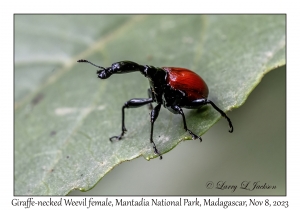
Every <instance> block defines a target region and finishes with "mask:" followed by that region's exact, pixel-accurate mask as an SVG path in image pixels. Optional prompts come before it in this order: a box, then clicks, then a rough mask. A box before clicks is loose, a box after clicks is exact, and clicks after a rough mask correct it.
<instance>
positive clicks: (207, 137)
mask: <svg viewBox="0 0 300 210" xmlns="http://www.w3.org/2000/svg"><path fill="white" fill-rule="evenodd" d="M80 58H84V59H89V60H91V61H93V62H95V63H96V64H98V65H103V66H109V65H110V64H111V63H113V62H116V61H119V60H126V59H128V60H133V61H136V62H138V63H141V64H149V65H154V66H181V67H186V68H190V69H193V70H195V71H196V72H197V73H199V74H201V76H202V77H203V78H204V79H205V80H206V82H207V83H208V85H209V88H210V97H209V98H210V99H212V100H213V101H214V102H215V103H217V104H218V105H219V106H220V108H222V109H223V110H232V109H233V110H232V111H231V112H228V115H229V116H230V118H231V120H232V122H233V125H234V132H233V133H232V134H230V133H228V125H227V122H226V120H224V119H221V120H220V121H219V122H218V123H216V124H214V123H215V122H216V121H217V120H218V119H219V118H220V116H219V114H218V113H216V112H215V111H213V110H212V109H211V108H204V109H201V110H199V111H186V116H187V122H188V127H189V128H190V129H191V130H193V131H195V132H196V133H200V134H203V133H204V132H205V131H206V130H207V129H208V128H209V127H210V126H212V125H213V124H214V125H213V126H212V127H211V128H210V129H209V130H208V132H206V133H205V134H204V135H202V138H203V142H202V143H199V141H184V142H181V143H179V142H180V141H181V140H183V139H185V137H188V135H187V134H186V133H185V132H184V130H183V129H182V119H181V117H180V116H176V115H173V114H171V113H170V112H168V111H167V110H165V109H163V110H162V111H161V114H160V116H159V118H158V120H157V122H156V127H155V136H154V138H155V141H156V143H157V146H158V148H159V150H160V151H162V152H167V151H169V150H170V149H172V148H173V147H175V146H176V145H177V144H178V143H179V145H178V146H177V147H176V148H175V149H173V150H171V152H169V153H166V154H164V155H163V157H164V159H163V160H162V161H160V160H159V159H152V160H151V161H146V160H145V159H144V158H138V159H134V158H136V157H138V156H140V155H143V156H144V157H146V158H152V157H153V150H152V147H151V145H150V144H149V140H148V138H149V126H150V124H149V119H148V111H147V109H146V107H144V108H140V109H133V110H127V112H126V113H127V114H126V127H127V129H128V130H129V131H128V133H127V137H126V139H124V141H121V142H116V143H114V144H111V143H110V142H109V141H108V137H110V136H111V135H116V134H117V133H119V129H120V123H121V119H120V113H121V106H122V104H123V103H124V102H125V101H126V100H128V99H130V98H134V97H145V96H146V89H147V86H148V85H147V83H148V82H147V80H146V79H144V78H143V77H142V76H141V75H138V74H130V75H122V76H119V77H117V76H116V77H112V78H111V79H109V80H105V81H102V80H101V81H100V80H99V79H97V78H96V75H95V71H96V69H95V68H94V67H92V66H88V65H84V64H77V63H76V60H78V59H80ZM273 69H275V70H273ZM270 70H273V71H271V72H270V73H268V74H267V75H266V76H265V77H264V78H263V80H262V82H261V83H260V84H259V85H258V86H257V87H256V88H255V86H256V85H257V84H258V83H259V82H260V80H261V78H262V77H263V76H264V75H265V74H266V73H267V72H269V71H270ZM285 83H286V70H285V16H284V15H260V16H259V15H239V16H237V15H224V16H220V15H173V16H170V15H148V16H143V15H137V16H130V15H15V92H14V97H15V142H14V147H15V154H14V155H15V156H14V157H15V158H14V161H15V163H14V166H15V170H14V178H15V186H14V187H15V191H14V192H15V195H64V194H67V193H68V192H69V191H70V190H72V189H79V188H80V189H82V190H88V189H90V188H91V187H93V186H94V185H95V184H96V183H97V181H98V180H99V179H101V178H102V177H103V176H104V175H105V174H106V173H107V172H108V171H110V170H111V169H112V168H113V167H114V166H115V165H117V164H119V163H121V162H123V161H126V160H131V159H134V160H132V161H130V162H123V163H122V164H120V165H118V166H117V167H115V168H114V169H113V170H112V171H110V172H109V173H108V174H106V176H104V178H102V179H101V180H100V182H99V183H98V184H97V185H96V186H95V187H94V188H93V189H92V190H90V191H88V192H84V193H83V192H79V191H73V192H71V193H70V195H77V194H80V195H284V194H285V193H286V191H285V190H286V189H285V187H286V177H285V176H286V170H285V169H286V147H285V146H286V116H285V112H286V107H285V106H286V84H285ZM253 88H255V89H254V91H253V93H251V94H250V92H251V91H252V89H253ZM249 94H250V96H249V98H248V99H247V101H246V103H245V104H244V105H243V106H241V107H240V108H239V109H234V108H237V107H239V106H240V105H241V104H243V103H244V102H245V100H246V98H247V97H248V95H249ZM116 132H117V133H116ZM210 181H211V182H213V183H214V188H213V189H207V187H206V185H207V183H208V182H210ZM243 181H249V182H250V184H249V187H250V186H252V185H253V183H254V182H259V185H264V184H265V183H266V184H267V185H270V186H276V189H272V190H270V189H264V190H263V189H260V190H253V191H249V190H242V189H237V190H235V191H234V192H232V191H231V190H228V189H227V190H219V189H215V187H216V185H217V183H218V182H223V183H225V185H237V186H238V187H239V186H240V185H241V183H242V182H243Z"/></svg>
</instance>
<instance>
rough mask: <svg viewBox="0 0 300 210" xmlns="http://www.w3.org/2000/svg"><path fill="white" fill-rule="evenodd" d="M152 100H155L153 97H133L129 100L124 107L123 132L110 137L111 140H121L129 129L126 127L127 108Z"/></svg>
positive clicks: (142, 104) (136, 106)
mask: <svg viewBox="0 0 300 210" xmlns="http://www.w3.org/2000/svg"><path fill="white" fill-rule="evenodd" d="M151 102H153V99H152V98H133V99H131V100H129V101H127V102H126V103H125V104H124V106H123V107H122V133H121V134H120V135H119V136H112V137H110V138H109V140H110V141H112V140H113V139H117V140H121V139H122V137H123V136H124V134H125V132H126V131H127V130H126V128H125V108H138V107H140V106H144V105H146V104H149V103H151Z"/></svg>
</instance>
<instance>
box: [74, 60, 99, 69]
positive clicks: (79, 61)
mask: <svg viewBox="0 0 300 210" xmlns="http://www.w3.org/2000/svg"><path fill="white" fill-rule="evenodd" d="M77 62H78V63H89V64H91V65H93V66H96V67H98V68H100V69H103V70H105V68H104V67H102V66H98V65H96V64H93V63H92V62H90V61H88V60H84V59H80V60H78V61H77Z"/></svg>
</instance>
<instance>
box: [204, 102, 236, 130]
mask: <svg viewBox="0 0 300 210" xmlns="http://www.w3.org/2000/svg"><path fill="white" fill-rule="evenodd" d="M207 103H208V104H210V105H212V107H213V108H214V109H215V110H217V111H218V112H219V113H220V114H221V115H222V117H224V118H226V120H227V121H228V124H229V128H230V129H229V132H230V133H232V132H233V125H232V123H231V120H230V118H229V117H228V116H227V115H226V114H225V112H223V111H222V110H221V109H220V108H219V107H217V105H215V104H214V102H212V101H210V100H207Z"/></svg>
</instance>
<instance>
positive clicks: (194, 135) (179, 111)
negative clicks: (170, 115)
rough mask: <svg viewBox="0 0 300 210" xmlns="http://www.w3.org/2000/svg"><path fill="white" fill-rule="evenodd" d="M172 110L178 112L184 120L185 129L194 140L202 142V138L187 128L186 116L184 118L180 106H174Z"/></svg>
mask: <svg viewBox="0 0 300 210" xmlns="http://www.w3.org/2000/svg"><path fill="white" fill-rule="evenodd" d="M171 108H172V109H173V110H175V112H177V113H178V114H181V116H182V119H183V128H184V129H185V130H186V131H188V132H189V134H190V135H191V136H192V138H193V139H199V140H200V142H201V141H202V138H201V137H200V136H198V135H196V134H194V133H193V132H192V131H191V130H190V129H188V128H187V125H186V120H185V116H184V113H183V111H182V109H181V108H180V107H179V106H172V107H171Z"/></svg>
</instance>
